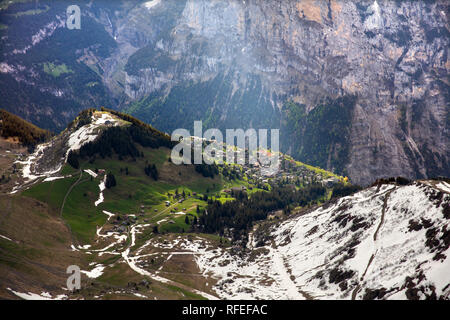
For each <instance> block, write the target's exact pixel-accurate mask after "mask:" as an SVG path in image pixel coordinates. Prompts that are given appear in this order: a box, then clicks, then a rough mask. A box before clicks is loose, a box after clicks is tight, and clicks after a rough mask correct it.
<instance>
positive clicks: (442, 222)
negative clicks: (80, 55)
mask: <svg viewBox="0 0 450 320" xmlns="http://www.w3.org/2000/svg"><path fill="white" fill-rule="evenodd" d="M11 119H13V121H17V119H15V118H11ZM1 139H2V140H0V160H1V161H2V162H1V168H2V170H4V172H5V171H7V172H8V174H9V176H8V179H7V180H6V181H4V179H3V178H2V180H1V181H0V187H1V188H0V191H1V193H0V208H2V209H0V213H1V217H2V219H1V220H0V252H1V255H0V256H1V262H0V270H1V272H0V297H2V298H8V299H18V298H21V299H40V300H45V299H118V298H119V299H130V298H131V299H152V300H153V299H217V298H219V299H358V300H359V299H410V300H415V299H445V300H447V299H449V298H450V296H449V295H450V286H449V283H450V278H449V275H448V272H447V270H448V269H449V267H450V259H449V254H450V251H449V250H450V249H449V246H450V230H449V219H450V181H449V180H448V179H440V180H419V181H415V182H414V181H409V180H407V179H405V178H400V177H399V178H395V179H394V178H392V179H381V180H378V181H376V182H375V183H374V184H373V185H372V186H370V187H368V188H366V189H363V190H361V189H360V188H357V187H355V186H352V185H350V184H349V183H348V182H346V180H347V179H346V178H344V177H339V176H336V175H334V174H333V173H331V172H327V171H325V170H322V169H319V168H315V167H311V166H308V165H306V164H303V163H300V162H297V161H295V160H293V159H292V158H291V157H289V156H286V155H283V154H280V158H281V159H280V160H281V161H280V167H279V171H278V173H276V174H275V175H273V174H272V173H269V175H267V176H266V174H267V173H266V171H264V170H260V169H259V168H254V167H253V166H249V165H244V166H240V165H230V164H224V165H217V166H211V167H212V168H215V169H214V170H206V171H205V169H204V168H203V166H201V165H175V164H174V163H172V162H171V161H170V160H169V156H170V148H169V147H170V146H171V141H170V140H169V138H168V136H166V135H165V134H163V133H161V132H159V131H157V130H156V129H154V128H152V127H150V126H148V125H146V124H145V123H143V122H141V121H139V120H137V119H135V118H133V117H131V116H129V115H126V114H123V113H120V112H116V111H112V110H106V109H103V110H100V111H98V110H95V109H87V110H85V111H83V112H82V113H80V114H79V116H78V117H77V118H75V120H73V121H72V122H71V123H70V125H69V126H68V127H67V128H66V129H65V130H64V131H63V132H62V133H60V134H59V135H57V136H54V137H52V138H51V139H49V140H48V141H46V142H45V143H43V144H39V145H38V146H36V148H35V151H34V152H32V153H30V154H27V151H26V149H20V146H17V145H16V144H17V141H16V142H14V143H15V144H11V143H9V144H8V142H7V140H6V139H4V138H1ZM226 147H227V146H224V148H226ZM18 150H21V151H18ZM237 152H239V150H237ZM208 167H209V166H208ZM68 266H78V267H79V268H80V270H81V288H80V289H79V290H75V291H69V290H68V289H67V283H66V281H67V277H68V275H67V273H66V269H67V267H68Z"/></svg>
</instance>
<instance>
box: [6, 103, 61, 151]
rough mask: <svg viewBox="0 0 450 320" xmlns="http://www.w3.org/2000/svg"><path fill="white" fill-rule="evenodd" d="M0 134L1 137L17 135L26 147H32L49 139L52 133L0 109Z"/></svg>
mask: <svg viewBox="0 0 450 320" xmlns="http://www.w3.org/2000/svg"><path fill="white" fill-rule="evenodd" d="M0 135H1V136H2V137H3V138H10V137H17V138H18V139H19V141H20V142H21V143H22V144H23V145H24V146H27V147H34V146H36V145H37V144H39V143H42V142H44V141H46V140H47V139H49V138H50V137H51V136H52V134H51V133H50V132H49V131H47V130H43V129H40V128H38V127H36V126H35V125H33V124H31V123H29V122H27V121H25V120H23V119H21V118H20V117H18V116H15V115H13V114H11V113H9V112H8V111H5V110H3V109H0Z"/></svg>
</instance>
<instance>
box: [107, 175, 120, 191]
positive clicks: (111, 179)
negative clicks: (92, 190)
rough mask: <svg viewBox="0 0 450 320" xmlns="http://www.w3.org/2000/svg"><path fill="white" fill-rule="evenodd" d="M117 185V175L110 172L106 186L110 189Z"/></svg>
mask: <svg viewBox="0 0 450 320" xmlns="http://www.w3.org/2000/svg"><path fill="white" fill-rule="evenodd" d="M116 185H117V183H116V177H114V175H113V174H112V173H111V172H110V173H108V174H107V175H106V181H105V187H106V188H108V189H110V188H112V187H115V186H116Z"/></svg>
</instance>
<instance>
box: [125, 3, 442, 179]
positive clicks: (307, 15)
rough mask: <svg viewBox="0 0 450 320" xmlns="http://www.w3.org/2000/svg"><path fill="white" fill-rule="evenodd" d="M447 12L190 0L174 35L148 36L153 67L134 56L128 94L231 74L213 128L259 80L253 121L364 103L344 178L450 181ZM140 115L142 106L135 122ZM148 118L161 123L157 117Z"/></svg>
mask: <svg viewBox="0 0 450 320" xmlns="http://www.w3.org/2000/svg"><path fill="white" fill-rule="evenodd" d="M169 3H170V2H164V1H162V2H159V3H156V4H155V5H154V6H153V7H151V8H150V9H148V12H147V13H146V14H148V15H149V16H152V17H153V16H154V15H158V14H160V12H162V11H164V10H166V7H165V6H168V5H169ZM142 14H143V13H142ZM447 14H448V5H446V4H445V3H444V2H442V1H441V2H440V1H436V2H434V3H425V2H421V1H418V2H408V1H405V2H395V1H380V2H377V1H353V2H352V1H342V2H340V1H300V2H294V1H286V2H267V1H232V2H224V1H201V0H190V1H186V4H185V6H184V8H183V10H182V11H181V12H179V16H178V17H177V18H176V21H175V25H174V26H172V27H169V29H170V33H169V34H167V33H166V34H164V35H161V34H159V35H158V36H156V37H155V36H154V33H153V34H151V37H148V42H147V45H146V46H147V47H146V48H153V50H154V52H152V53H151V54H149V55H147V58H149V59H148V60H146V61H147V62H148V63H147V62H146V63H144V64H143V65H142V68H139V62H137V61H138V60H137V59H133V56H132V57H131V59H130V60H129V61H128V65H129V66H133V67H134V68H135V70H134V72H131V73H132V74H126V76H125V78H126V85H125V92H126V94H127V95H128V96H129V97H130V98H131V99H140V98H142V97H146V96H147V95H148V94H151V93H152V92H159V91H164V92H165V93H166V94H167V93H168V92H169V91H170V88H172V87H174V86H177V85H180V84H182V83H184V82H186V81H189V80H194V81H207V80H210V79H212V78H214V77H215V76H217V75H219V74H226V75H227V76H228V79H229V81H230V82H231V86H230V87H229V89H227V90H225V92H223V94H224V95H227V96H228V97H227V98H226V99H224V100H222V101H220V102H221V103H220V104H219V105H215V104H214V101H213V102H212V105H211V106H210V108H209V109H208V110H210V109H212V110H215V109H217V108H220V112H219V111H217V117H216V118H217V119H219V120H217V121H215V122H214V121H213V122H212V123H211V125H212V124H215V125H216V126H219V127H220V126H221V125H222V124H223V122H226V119H227V117H229V113H230V109H233V103H232V101H233V97H234V96H235V95H236V92H237V95H240V94H242V93H241V92H240V90H245V89H246V88H247V89H248V88H250V84H249V83H250V81H249V79H252V78H253V77H254V78H257V79H258V81H260V83H261V87H262V89H261V90H260V92H258V93H259V99H254V101H252V102H250V103H248V104H247V105H246V106H245V107H246V108H249V109H250V110H252V112H254V113H258V112H261V110H264V109H266V108H265V107H262V105H263V104H267V103H269V104H270V105H272V107H273V108H274V109H275V110H276V111H278V110H280V109H281V107H282V105H283V104H284V103H285V102H286V101H287V100H292V101H294V102H297V103H299V104H304V105H305V106H306V110H307V111H310V110H311V109H313V108H315V107H316V106H317V105H318V104H320V102H321V101H322V99H324V98H325V97H329V98H332V99H336V98H338V97H340V96H346V95H355V96H357V97H358V99H357V102H356V104H355V106H354V108H353V115H352V121H351V124H350V126H351V134H350V138H349V140H348V141H347V143H348V144H349V145H350V150H349V155H348V160H347V161H346V163H345V169H344V170H341V171H343V172H346V173H348V174H349V175H350V177H351V178H352V179H353V181H355V182H357V183H368V182H370V181H371V180H372V179H373V178H375V177H380V176H389V175H404V176H408V177H424V176H429V175H439V174H448V173H449V172H450V169H449V167H448V160H449V150H448V148H447V147H446V146H447V145H448V144H449V135H448V112H449V111H448V109H449V105H448V104H449V103H448V102H449V100H448V89H449V87H448V68H449V66H450V65H449V60H448V53H447V47H448V44H449V37H448V34H449V33H448V22H447ZM150 24H151V22H150ZM152 30H155V28H152ZM138 52H140V53H144V56H145V52H143V51H142V50H140V51H138ZM163 56H164V57H168V59H167V58H166V60H167V61H165V63H162V61H161V60H162V59H161V57H163ZM136 66H137V68H136ZM133 73H134V74H133ZM221 87H224V84H222V85H221ZM217 92H219V93H220V92H221V91H220V90H217ZM149 104H150V103H146V106H148V105H149ZM194 107H195V106H188V108H194ZM139 109H145V107H142V106H141V107H140V108H139V107H138V108H137V110H138V111H137V114H139ZM135 110H136V109H135ZM233 111H234V110H233ZM240 111H241V110H239V109H238V110H236V111H235V112H240ZM154 113H155V112H152V113H151V114H152V115H153V114H154ZM156 114H158V112H156ZM142 115H144V116H146V117H147V119H146V120H148V121H152V117H151V116H150V114H147V115H146V114H145V113H143V114H142ZM283 117H284V115H283V113H281V114H280V116H279V117H276V116H275V117H272V118H273V121H272V123H271V126H273V127H280V126H281V128H282V130H283V122H281V123H280V122H279V121H280V120H281V119H280V118H283ZM159 119H163V117H161V118H160V117H156V118H154V119H153V123H154V124H155V125H157V121H158V120H159ZM189 120H190V119H189ZM330 120H331V121H333V119H330ZM262 123H263V121H262V120H257V121H254V122H253V123H251V125H252V126H255V127H258V126H261V125H262ZM238 124H239V123H238ZM266 124H267V123H264V125H266ZM185 125H186V126H191V124H190V123H186V124H185ZM165 129H167V130H171V129H174V127H170V125H169V126H168V127H167V128H165ZM282 133H283V131H282ZM296 134H297V137H296V136H295V134H294V135H293V136H291V137H290V138H293V139H294V140H295V139H297V138H298V134H300V132H296ZM344 143H345V142H344ZM283 148H284V150H290V152H291V153H292V154H294V155H296V154H297V153H298V150H299V149H301V148H302V145H296V143H295V141H294V142H289V141H284V145H283ZM296 149H297V150H296ZM327 151H328V153H331V152H332V151H331V150H327ZM300 158H302V155H301V153H300ZM369 159H370V160H369ZM337 161H339V158H338V157H334V156H331V161H328V169H336V167H337V166H336V164H335V163H336V162H337ZM316 164H318V163H316Z"/></svg>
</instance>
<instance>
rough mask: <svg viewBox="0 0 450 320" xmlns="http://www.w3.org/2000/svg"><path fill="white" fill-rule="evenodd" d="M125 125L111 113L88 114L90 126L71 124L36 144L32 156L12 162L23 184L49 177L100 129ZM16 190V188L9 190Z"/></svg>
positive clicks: (96, 134)
mask: <svg viewBox="0 0 450 320" xmlns="http://www.w3.org/2000/svg"><path fill="white" fill-rule="evenodd" d="M125 123H126V122H125V121H123V120H122V119H119V118H118V117H117V116H115V115H113V114H111V113H108V112H99V111H96V112H94V113H93V114H92V116H91V121H90V123H88V124H85V125H79V126H78V125H77V124H75V125H74V127H73V128H71V129H66V130H65V131H63V132H62V133H61V134H60V135H58V136H56V137H54V138H53V139H52V140H51V141H49V142H47V143H44V144H40V145H38V146H37V147H36V150H35V152H34V153H33V154H31V155H29V156H28V157H27V158H26V159H23V160H18V161H16V164H17V165H18V166H21V170H22V176H23V178H24V180H25V182H32V181H34V180H36V179H38V178H42V177H50V176H52V175H54V174H56V173H57V172H59V171H60V170H61V168H62V166H63V165H64V164H65V162H66V161H67V156H68V154H69V152H70V151H75V150H79V149H80V148H81V147H82V146H83V145H84V144H86V143H88V142H92V141H94V140H95V139H96V138H97V137H98V136H99V134H100V133H101V131H102V130H103V129H104V128H107V127H110V126H118V125H124V124H125ZM17 191H18V188H15V190H13V192H17Z"/></svg>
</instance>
